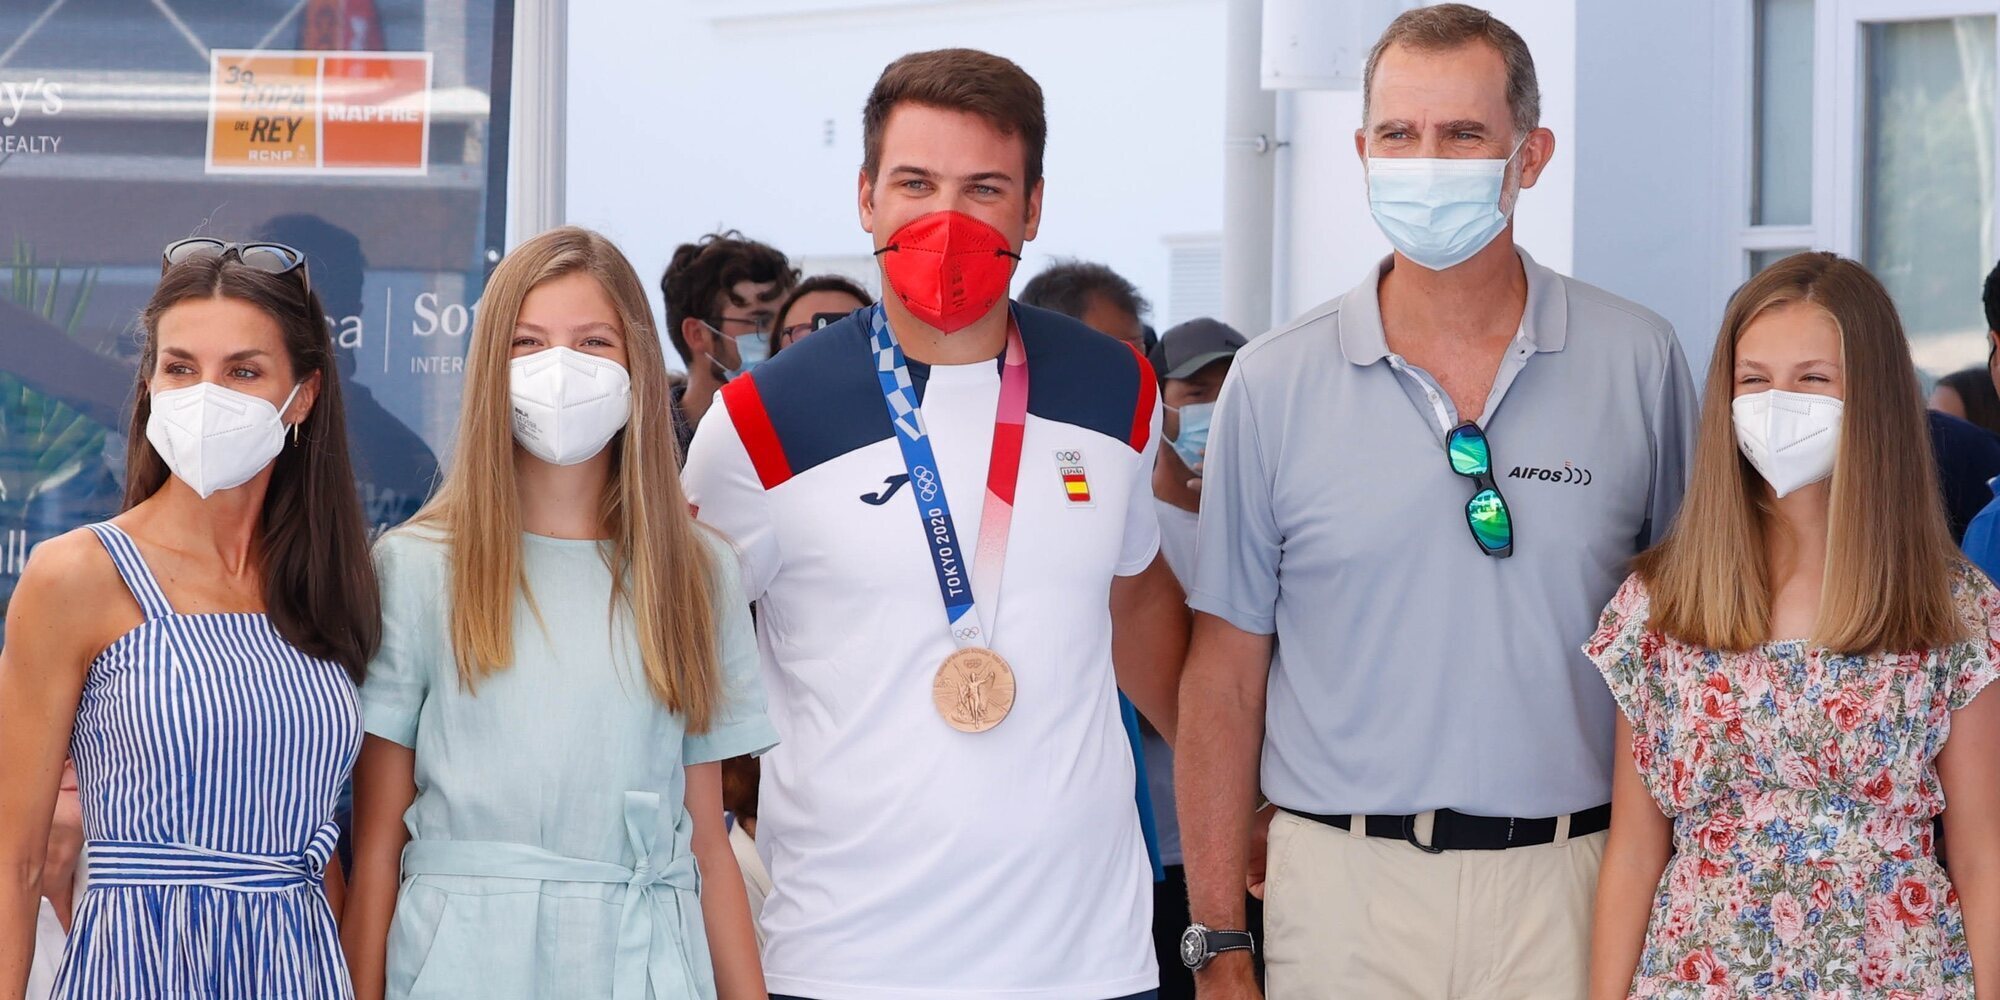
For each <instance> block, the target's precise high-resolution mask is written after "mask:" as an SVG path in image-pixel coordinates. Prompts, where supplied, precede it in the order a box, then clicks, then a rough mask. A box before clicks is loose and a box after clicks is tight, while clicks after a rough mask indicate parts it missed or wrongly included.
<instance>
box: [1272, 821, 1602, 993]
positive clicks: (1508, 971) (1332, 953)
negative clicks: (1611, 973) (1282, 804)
mask: <svg viewBox="0 0 2000 1000" xmlns="http://www.w3.org/2000/svg"><path fill="white" fill-rule="evenodd" d="M1428 820H1429V817H1428V816H1425V817H1423V818H1422V821H1420V822H1419V823H1418V824H1417V830H1416V831H1415V832H1416V835H1417V839H1419V840H1421V841H1424V842H1426V843H1428V839H1429V836H1430V830H1429V829H1427V828H1426V827H1427V826H1428ZM1361 826H1362V824H1361V823H1356V824H1355V828H1356V830H1357V831H1358V830H1359V829H1360V828H1361ZM1605 837H1606V834H1604V833H1595V834H1591V835H1590V836H1587V837H1578V838H1575V839H1569V838H1567V837H1566V836H1563V837H1559V838H1558V839H1557V842H1556V843H1552V844H1544V845H1541V846H1537V847H1519V848H1515V849H1513V850H1508V851H1450V852H1446V853H1444V854H1427V853H1425V852H1423V851H1420V850H1418V849H1417V848H1416V847H1414V846H1412V845H1410V844H1408V843H1405V842H1403V841H1398V840H1388V839H1385V838H1379V837H1378V838H1369V837H1364V836H1361V835H1360V834H1359V833H1358V832H1350V831H1347V830H1342V829H1339V828H1338V827H1332V826H1327V825H1325V824H1323V823H1318V822H1315V821H1313V820H1309V819H1301V818H1300V817H1297V816H1294V815H1292V814H1290V813H1287V812H1282V811H1281V812H1279V813H1278V814H1277V817H1276V818H1275V819H1273V820H1272V822H1271V838H1270V854H1269V864H1268V870H1267V872H1266V879H1267V881H1266V883H1265V894H1264V936H1265V940H1264V942H1263V944H1264V955H1265V958H1264V961H1265V974H1266V976H1267V980H1266V996H1268V997H1269V998H1270V1000H1582V997H1583V996H1584V993H1585V990H1586V977H1587V975H1588V972H1589V964H1590V917H1591V905H1592V901H1593V897H1594V896H1595V894H1596V891H1597V870H1598V866H1599V864H1600V863H1601V862H1602V861H1603V859H1604V840H1605Z"/></svg>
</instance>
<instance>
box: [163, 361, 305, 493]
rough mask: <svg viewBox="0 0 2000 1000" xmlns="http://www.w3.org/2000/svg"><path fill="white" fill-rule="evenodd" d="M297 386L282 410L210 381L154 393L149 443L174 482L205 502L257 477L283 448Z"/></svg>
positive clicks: (267, 401) (264, 401) (268, 401)
mask: <svg viewBox="0 0 2000 1000" xmlns="http://www.w3.org/2000/svg"><path fill="white" fill-rule="evenodd" d="M298 394H299V387H298V386H296V385H295V386H292V391H291V394H290V395H288V396H286V397H285V402H284V403H283V405H280V406H272V405H271V401H270V400H268V399H263V398H261V397H258V396H252V395H250V394H249V393H244V392H237V391H236V390H234V389H227V388H224V387H222V386H219V385H216V384H214V383H212V382H202V383H199V384H196V385H190V386H187V387H185V388H181V389H169V390H167V391H166V392H156V393H154V394H153V402H152V405H153V412H152V414H151V415H150V416H148V417H147V418H146V440H147V441H148V442H150V443H151V444H152V446H153V450H154V451H157V452H159V453H160V458H161V459H162V460H164V461H165V462H166V463H167V468H168V469H169V470H171V471H172V472H173V474H174V476H175V478H177V479H179V480H180V481H181V482H183V483H186V484H187V485H188V488H189V489H191V490H193V491H194V492H195V495H196V496H199V497H201V498H202V499H203V500H206V499H208V498H209V497H210V496H212V495H214V494H215V493H216V491H218V490H227V489H234V488H236V487H238V486H241V485H243V484H244V483H247V482H249V481H250V480H251V479H253V478H255V477H256V475H257V473H259V472H262V471H264V467H265V466H267V465H270V464H271V460H272V459H274V458H277V457H278V452H280V451H283V450H284V448H285V422H284V419H285V418H284V413H285V411H286V410H287V409H290V408H291V405H292V399H293V398H294V397H296V396H297V395H298Z"/></svg>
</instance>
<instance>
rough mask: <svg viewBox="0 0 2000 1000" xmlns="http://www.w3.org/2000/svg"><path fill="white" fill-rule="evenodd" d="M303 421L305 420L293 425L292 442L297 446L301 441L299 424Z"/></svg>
mask: <svg viewBox="0 0 2000 1000" xmlns="http://www.w3.org/2000/svg"><path fill="white" fill-rule="evenodd" d="M303 423H305V421H303V420H301V421H299V423H297V424H293V425H292V444H293V445H295V446H296V445H297V444H298V443H299V424H303Z"/></svg>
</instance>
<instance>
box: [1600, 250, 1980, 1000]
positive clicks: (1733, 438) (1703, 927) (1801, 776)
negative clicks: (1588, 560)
mask: <svg viewBox="0 0 2000 1000" xmlns="http://www.w3.org/2000/svg"><path fill="white" fill-rule="evenodd" d="M1911 370H1912V366H1911V363H1910V352H1909V344H1908V342H1907V341H1906V340H1905V339H1904V335H1903V328H1902V324H1901V323H1900V322H1899V321H1898V320H1897V318H1896V310H1895V306H1894V304H1893V303H1892V302H1891V301H1890V299H1889V293H1888V291H1887V290H1886V289H1884V288H1883V287H1882V285H1881V283H1880V282H1878V281H1876V280H1875V278H1874V276H1873V275H1870V274H1869V273H1868V272H1867V271H1866V270H1865V269H1863V268H1862V267H1861V265H1859V264H1857V263H1855V262H1853V261H1851V260H1845V259H1843V258H1840V257H1837V256H1835V255H1833V254H1830V253H1801V254H1795V255H1793V256H1790V257H1787V258H1785V259H1784V260H1781V261H1779V262H1777V263H1776V264H1773V265H1771V266H1770V267H1768V268H1766V269H1765V270H1764V271H1763V272H1762V273H1761V274H1759V275H1757V276H1756V277H1755V278H1752V279H1751V280H1750V282H1749V283H1748V284H1746V285H1744V286H1743V288H1742V289H1740V290H1739V291H1738V292H1737V293H1736V295H1735V297H1734V298H1733V299H1732V300H1731V302H1730V305H1729V309H1728V313H1727V315H1726V316H1725V317H1724V319H1723V324H1722V330H1721V334H1720V336H1719V337H1718V338H1717V340H1716V350H1715V357H1714V360H1713V361H1712V362H1711V364H1710V365H1709V370H1708V384H1707V387H1706V391H1705V392H1704V393H1703V403H1702V411H1701V431H1700V436H1699V439H1698V442H1697V445H1696V451H1695V459H1694V464H1693V468H1694V472H1693V474H1692V476H1691V478H1690V481H1689V483H1688V491H1687V498H1686V500H1685V501H1684V503H1683V506H1682V516H1681V518H1680V519H1679V520H1678V521H1677V522H1675V524H1674V527H1673V530H1672V531H1671V532H1670V533H1669V534H1668V535H1667V536H1666V538H1665V539H1663V540H1662V541H1661V542H1660V543H1659V544H1658V545H1657V546H1655V547H1653V548H1652V549H1650V550H1648V551H1647V552H1646V553H1644V554H1643V555H1641V556H1640V557H1639V558H1638V560H1637V561H1636V563H1635V570H1634V572H1633V573H1632V575H1631V576H1630V577H1628V578H1627V579H1626V581H1625V583H1624V585H1623V586H1622V587H1621V588H1620V589H1619V591H1618V593H1617V595H1616V596H1614V597H1613V598H1612V600H1611V602H1610V604H1609V606H1608V607H1607V608H1606V609H1605V610H1604V613H1603V615H1602V618H1601V620H1600V624H1599V626H1598V629H1597V631H1596V633H1595V634H1594V635H1592V636H1591V638H1590V641H1589V643H1588V644H1587V646H1586V652H1587V654H1588V655H1589V657H1590V658H1591V660H1592V662H1594V663H1595V664H1596V665H1597V668H1598V669H1599V670H1600V671H1601V672H1602V673H1603V676H1604V680H1605V683H1606V684H1607V685H1608V687H1609V689H1610V691H1611V693H1612V696H1613V697H1614V698H1615V699H1616V700H1617V703H1618V707H1619V709H1620V710H1621V712H1622V715H1621V716H1620V718H1619V719H1618V725H1617V737H1616V740H1615V742H1614V755H1615V760H1616V768H1615V770H1614V773H1613V775H1612V782H1613V793H1612V795H1613V801H1612V821H1611V835H1610V840H1609V843H1608V845H1607V846H1606V848H1605V851H1604V865H1603V875H1602V877H1601V878H1600V880H1599V882H1598V890H1597V905H1596V920H1595V934H1594V938H1593V944H1592V961H1591V966H1592V972H1591V989H1590V997H1591V1000H1622V998H1625V997H1627V996H1630V997H1633V998H1639V1000H1650V998H1669V997H1692V996H1697V995H1699V996H1734V997H1748V996H1760V997H1765V996H1768V997H1805V996H1809V995H1810V996H1815V997H1817V996H1842V997H1892V996H1893V997H1926V998H1933V1000H1969V998H1970V997H1972V996H1973V995H1974V989H1973V987H1974V983H1975V980H1976V981H1977V985H1978V987H1979V988H1978V991H1977V992H1978V994H1979V995H1981V996H1994V995H2000V777H1996V774H1995V770H1994V767H1993V762H1994V760H1995V759H1996V758H2000V696H1996V695H1986V696H1984V697H1979V694H1980V691H1981V690H1982V689H1983V688H1985V687H1986V685H1987V684H1988V683H1989V682H1990V681H1992V680H1993V679H1994V678H1995V677H1996V676H2000V592H1996V591H1995V590H1994V587H1993V584H1992V583H1991V582H1989V581H1988V580H1987V579H1986V578H1984V577H1983V576H1981V575H1980V574H1979V573H1978V572H1976V571H1974V570H1973V569H1972V568H1971V567H1970V566H1969V565H1967V564H1966V562H1965V560H1964V559H1962V558H1961V557H1960V556H1959V553H1958V552H1957V550H1956V549H1955V548H1954V547H1953V546H1952V543H1951V540H1950V538H1949V536H1948V535H1947V534H1946V532H1945V525H1944V517H1943V515H1942V512H1941V511H1940V510H1939V508H1938V506H1937V505H1936V504H1924V503H1920V504H1911V503H1909V502H1908V500H1907V497H1908V495H1909V493H1910V491H1911V490H1913V489H1914V490H1916V491H1918V492H1919V493H1920V494H1921V495H1925V496H1928V495H1931V493H1932V484H1931V479H1932V478H1933V475H1934V473H1933V472H1932V469H1931V463H1930V461H1928V459H1927V458H1926V457H1925V455H1924V454H1923V433H1924V431H1923V425H1922V424H1920V423H1919V422H1918V421H1917V419H1916V416H1917V411H1918V409H1919V405H1918V404H1919V397H1918V395H1917V383H1916V381H1915V380H1914V379H1912V378H1911V377H1910V372H1911ZM1940 813H1942V815H1943V817H1944V824H1943V825H1944V832H1945V834H1946V844H1947V850H1948V851H1949V855H1950V865H1951V874H1950V875H1949V876H1947V875H1946V873H1945V870H1944V868H1943V867H1941V866H1940V864H1939V858H1938V856H1937V851H1936V850H1935V845H1934V842H1933V829H1932V819H1933V817H1936V816H1938V815H1939V814H1940Z"/></svg>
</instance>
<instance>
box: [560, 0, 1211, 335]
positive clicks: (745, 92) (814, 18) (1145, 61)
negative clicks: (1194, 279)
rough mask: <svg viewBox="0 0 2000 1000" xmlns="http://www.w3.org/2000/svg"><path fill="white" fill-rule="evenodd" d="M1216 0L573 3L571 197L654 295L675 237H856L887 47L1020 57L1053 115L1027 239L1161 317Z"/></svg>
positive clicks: (802, 242) (1191, 219)
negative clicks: (875, 92) (1098, 275)
mask: <svg viewBox="0 0 2000 1000" xmlns="http://www.w3.org/2000/svg"><path fill="white" fill-rule="evenodd" d="M1222 14H1223V6H1222V2H1221V0H931V2H918V0H886V2H883V0H878V2H875V3H855V2H839V0H673V2H660V3H636V2H629V3H600V2H588V3H586V2H572V3H571V4H570V8H569V105H568V106H569V120H568V129H567V132H568V139H567V143H568V145H567V149H568V154H569V155H568V163H567V171H568V184H567V214H568V218H569V220H570V221H572V222H575V223H577V224H579V225H584V226H590V227H592V228H596V229H599V230H602V231H603V232H605V233H606V234H607V235H609V236H610V237H611V238H612V239H614V240H616V241H617V242H618V244H619V245H620V246H622V247H623V248H624V249H625V251H626V252H627V253H628V254H629V255H630V256H631V258H632V261H633V263H634V265H635V266H636V267H637V268H638V269H639V271H640V274H641V276H642V277H644V278H645V279H646V281H647V283H648V285H649V286H650V287H652V289H653V292H654V296H655V300H654V308H656V309H658V308H659V302H658V288H657V284H658V278H659V273H660V271H661V269H662V268H663V267H664V266H665V264H666V261H667V259H668V257H669V255H671V253H672V252H673V248H674V247H675V245H677V244H679V243H681V242H684V241H686V240H689V239H692V238H694V237H697V236H699V235H701V234H703V233H706V232H710V231H713V230H715V229H717V228H721V227H733V228H737V229H741V230H742V231H743V232H744V233H745V234H747V235H749V236H752V237H754V238H757V239H761V240H765V241H768V242H770V243H772V244H774V245H776V246H778V247H779V248H780V249H783V250H784V251H786V252H787V253H788V254H790V255H791V256H793V257H794V258H795V259H796V258H798V257H801V256H809V257H828V256H852V255H866V254H867V253H868V251H869V248H870V244H869V240H868V236H867V234H866V233H863V232H862V231H861V227H860V224H859V222H858V221H857V219H856V214H855V178H856V173H857V170H858V168H859V166H860V163H861V134H860V125H861V105H862V102H863V101H864V100H865V99H866V97H867V95H868V89H869V87H870V86H871V85H872V84H873V83H874V81H875V78H876V77H877V76H878V75H879V74H880V73H881V71H882V68H883V67H884V66H885V65H887V64H888V63H889V62H890V61H891V60H893V59H895V58H896V57H898V56H900V55H903V54H904V53H907V52H913V51H920V50H923V49H931V48H940V47H945V46H957V45H963V46H971V47H976V48H982V49H986V50H988V51H991V52H995V53H998V54H1000V55H1004V56H1007V57H1008V58H1011V59H1013V60H1015V61H1016V62H1018V63H1020V64H1021V66H1022V67H1023V68H1025V69H1026V70H1027V71H1028V72H1029V73H1030V74H1032V75H1033V76H1034V77H1035V78H1036V80H1037V81H1038V82H1040V84H1041V86H1042V90H1043V93H1044V97H1045V100H1046V102H1047V107H1048V116H1049V144H1048V153H1047V158H1046V172H1047V178H1048V180H1047V188H1046V195H1045V198H1044V205H1043V224H1042V230H1041V236H1040V238H1039V239H1038V240H1036V241H1035V242H1034V243H1031V244H1029V247H1028V251H1029V252H1028V253H1027V254H1026V255H1025V256H1026V260H1025V262H1024V263H1023V265H1022V269H1021V275H1022V277H1021V278H1020V279H1018V280H1017V282H1016V287H1017V288H1018V287H1019V284H1020V283H1021V282H1024V281H1025V280H1026V277H1027V276H1029V275H1032V274H1033V273H1035V272H1036V271H1039V270H1040V269H1041V268H1042V267H1043V266H1044V265H1045V264H1046V262H1047V260H1048V258H1049V257H1050V256H1051V255H1065V256H1082V257H1086V258H1089V259H1093V260H1100V261H1103V262H1105V263H1107V264H1110V265H1111V266H1112V267H1113V268H1115V269H1117V270H1118V271H1120V272H1121V273H1123V274H1124V275H1126V276H1127V277H1128V278H1130V279H1132V280H1133V281H1134V282H1135V283H1137V284H1138V285H1139V287H1140V289H1141V290H1142V291H1143V292H1144V293H1145V294H1146V295H1147V296H1149V297H1150V298H1151V299H1152V300H1153V302H1154V305H1155V317H1156V318H1162V314H1163V313H1164V311H1165V308H1166V306H1167V299H1168V294H1167V291H1168V289H1167V249H1166V244H1165V242H1164V240H1165V238H1166V237H1169V236H1175V235H1182V234H1187V233H1203V232H1219V231H1220V229H1221V226H1222V220H1221V203H1222V199H1221V185H1222V157H1221V139H1222V60H1223V44H1222V27H1223V16H1222Z"/></svg>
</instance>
